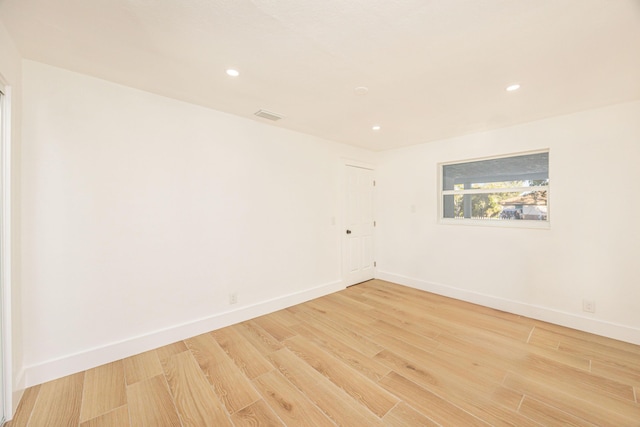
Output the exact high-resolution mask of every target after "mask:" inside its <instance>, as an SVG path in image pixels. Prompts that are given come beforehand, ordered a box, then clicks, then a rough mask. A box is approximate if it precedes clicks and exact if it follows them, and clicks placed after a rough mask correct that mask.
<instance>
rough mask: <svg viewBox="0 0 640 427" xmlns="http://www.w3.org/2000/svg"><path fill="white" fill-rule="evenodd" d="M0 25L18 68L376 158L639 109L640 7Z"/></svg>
mask: <svg viewBox="0 0 640 427" xmlns="http://www.w3.org/2000/svg"><path fill="white" fill-rule="evenodd" d="M0 20H1V21H2V22H3V23H4V25H5V26H6V27H7V29H8V30H9V32H10V34H11V36H12V37H13V38H14V40H15V42H16V44H17V45H18V48H19V49H20V51H21V53H22V55H23V56H24V57H25V58H28V59H32V60H36V61H41V62H44V63H48V64H52V65H55V66H59V67H63V68H66V69H69V70H73V71H78V72H81V73H85V74H89V75H92V76H96V77H100V78H104V79H107V80H111V81H114V82H117V83H121V84H125V85H128V86H132V87H135V88H140V89H143V90H147V91H150V92H154V93H158V94H162V95H166V96H169V97H173V98H176V99H180V100H184V101H188V102H192V103H196V104H200V105H204V106H207V107H211V108H214V109H217V110H221V111H225V112H229V113H232V114H236V115H239V116H243V117H247V118H252V119H254V120H259V121H262V122H265V123H272V124H273V125H274V126H279V127H284V128H289V129H294V130H298V131H301V132H305V133H309V134H313V135H317V136H320V137H324V138H327V139H331V140H335V141H340V142H345V143H348V144H353V145H357V146H361V147H366V148H369V149H373V150H384V149H389V148H394V147H401V146H406V145H411V144H417V143H422V142H428V141H433V140H436V139H442V138H446V137H451V136H456V135H462V134H467V133H471V132H477V131H483V130H489V129H494V128H499V127H504V126H510V125H513V124H516V123H522V122H526V121H531V120H536V119H540V118H544V117H549V116H553V115H558V114H564V113H570V112H574V111H579V110H584V109H588V108H593V107H599V106H604V105H609V104H613V103H618V102H625V101H631V100H637V99H640V0H535V1H533V0H0ZM229 67H232V68H236V69H238V70H239V71H240V73H241V75H240V76H239V77H237V78H230V77H228V76H227V75H226V74H225V69H227V68H229ZM513 82H518V83H520V84H521V85H522V88H521V89H520V90H519V91H517V92H513V93H509V92H506V91H505V87H506V86H507V85H508V84H510V83H513ZM357 86H366V87H368V88H369V92H368V93H367V94H366V95H357V94H356V93H355V92H354V89H355V88H356V87H357ZM259 109H266V110H269V111H273V112H276V113H279V114H282V115H284V116H285V118H284V119H282V120H280V121H278V122H270V121H267V120H265V119H262V118H258V117H255V116H254V115H253V113H254V112H256V111H258V110H259ZM374 124H379V125H380V126H381V127H382V129H381V130H380V131H377V132H375V131H372V130H371V127H372V125H374Z"/></svg>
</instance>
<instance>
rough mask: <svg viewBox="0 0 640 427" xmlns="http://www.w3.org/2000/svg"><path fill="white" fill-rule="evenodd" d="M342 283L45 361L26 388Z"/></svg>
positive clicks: (30, 370) (30, 369) (28, 375)
mask: <svg viewBox="0 0 640 427" xmlns="http://www.w3.org/2000/svg"><path fill="white" fill-rule="evenodd" d="M344 288H345V286H344V283H343V282H342V281H335V282H331V283H327V284H324V285H320V286H317V287H315V288H311V289H305V290H304V291H300V292H294V293H291V294H288V295H283V296H280V297H277V298H273V299H270V300H267V301H262V302H259V303H256V304H252V305H248V306H244V307H238V308H236V309H234V310H229V311H225V312H222V313H216V314H214V315H211V316H208V317H205V318H202V319H197V320H193V321H189V322H185V323H183V324H180V325H175V326H171V327H169V328H165V329H161V330H157V331H154V332H150V333H148V334H144V335H140V336H136V337H131V338H127V339H124V340H122V341H118V342H113V343H109V344H105V345H103V346H100V347H96V348H91V349H87V350H84V351H81V352H78V353H75V354H69V355H66V356H64V357H61V358H58V359H54V360H47V361H45V362H42V363H38V364H36V365H31V366H27V367H25V370H24V371H25V375H24V379H25V386H26V387H31V386H34V385H37V384H42V383H44V382H47V381H51V380H54V379H56V378H62V377H64V376H67V375H71V374H74V373H77V372H81V371H85V370H87V369H91V368H95V367H96V366H100V365H104V364H105V363H109V362H113V361H116V360H120V359H124V358H125V357H129V356H133V355H136V354H139V353H142V352H145V351H148V350H152V349H154V348H158V347H162V346H164V345H167V344H171V343H174V342H176V341H180V340H183V339H187V338H190V337H194V336H196V335H200V334H204V333H206V332H209V331H213V330H216V329H220V328H223V327H225V326H229V325H233V324H235V323H239V322H243V321H245V320H249V319H253V318H255V317H258V316H262V315H265V314H268V313H272V312H274V311H277V310H281V309H283V308H286V307H290V306H292V305H296V304H301V303H303V302H305V301H309V300H311V299H314V298H318V297H321V296H324V295H328V294H331V293H334V292H337V291H340V290H342V289H344Z"/></svg>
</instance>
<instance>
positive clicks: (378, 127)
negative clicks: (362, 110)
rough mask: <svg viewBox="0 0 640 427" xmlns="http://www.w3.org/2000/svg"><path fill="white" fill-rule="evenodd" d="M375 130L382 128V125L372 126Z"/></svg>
mask: <svg viewBox="0 0 640 427" xmlns="http://www.w3.org/2000/svg"><path fill="white" fill-rule="evenodd" d="M371 129H373V130H380V125H374V126H372V127H371Z"/></svg>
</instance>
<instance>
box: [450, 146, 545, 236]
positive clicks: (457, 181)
mask: <svg viewBox="0 0 640 427" xmlns="http://www.w3.org/2000/svg"><path fill="white" fill-rule="evenodd" d="M439 169H440V182H441V186H440V221H441V222H442V223H469V224H480V223H481V224H487V223H491V224H492V225H494V224H495V225H498V224H503V225H508V226H512V225H516V226H534V227H539V226H542V227H545V226H548V224H549V151H542V152H534V153H524V154H515V155H509V156H504V157H494V158H488V159H480V160H470V161H463V162H456V163H444V164H441V165H440V167H439Z"/></svg>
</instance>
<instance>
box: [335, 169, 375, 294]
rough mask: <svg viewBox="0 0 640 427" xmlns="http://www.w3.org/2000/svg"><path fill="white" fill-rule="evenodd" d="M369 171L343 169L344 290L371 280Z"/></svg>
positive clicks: (371, 228) (371, 199)
mask: <svg viewBox="0 0 640 427" xmlns="http://www.w3.org/2000/svg"><path fill="white" fill-rule="evenodd" d="M374 186H375V183H374V179H373V170H371V169H367V168H363V167H357V166H352V165H346V167H345V195H346V197H345V221H344V225H345V227H344V230H343V233H344V235H343V251H342V252H343V277H344V281H345V286H351V285H354V284H356V283H360V282H364V281H366V280H369V279H373V277H374V260H373V253H374V251H373V249H374V246H373V245H374V240H373V230H374V219H373V190H374Z"/></svg>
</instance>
